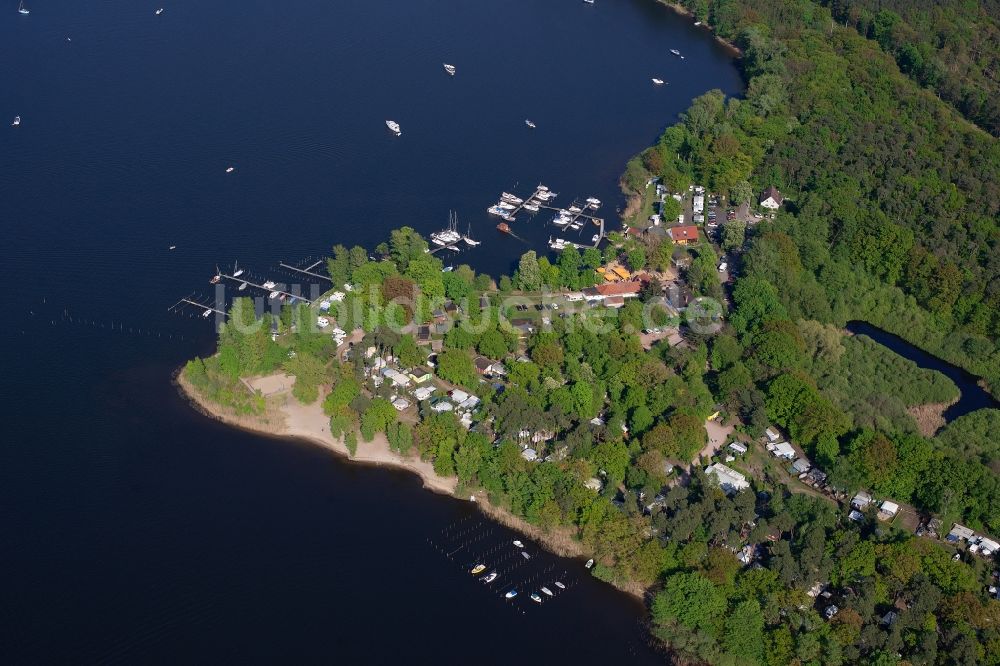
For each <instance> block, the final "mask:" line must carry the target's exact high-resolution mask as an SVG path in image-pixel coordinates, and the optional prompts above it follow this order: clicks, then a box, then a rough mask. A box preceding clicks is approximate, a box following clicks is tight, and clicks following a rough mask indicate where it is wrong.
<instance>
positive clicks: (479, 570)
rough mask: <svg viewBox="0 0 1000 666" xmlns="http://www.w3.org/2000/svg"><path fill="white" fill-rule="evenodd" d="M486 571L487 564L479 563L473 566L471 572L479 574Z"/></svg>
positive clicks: (474, 574) (475, 574)
mask: <svg viewBox="0 0 1000 666" xmlns="http://www.w3.org/2000/svg"><path fill="white" fill-rule="evenodd" d="M484 571H486V565H485V564H477V565H476V566H474V567H472V571H470V572H469V573H471V574H472V575H473V576H478V575H479V574H481V573H483V572H484Z"/></svg>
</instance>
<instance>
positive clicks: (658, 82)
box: [653, 79, 666, 86]
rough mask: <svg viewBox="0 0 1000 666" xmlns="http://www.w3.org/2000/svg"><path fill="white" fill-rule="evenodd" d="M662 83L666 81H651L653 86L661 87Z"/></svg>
mask: <svg viewBox="0 0 1000 666" xmlns="http://www.w3.org/2000/svg"><path fill="white" fill-rule="evenodd" d="M664 83H666V81H664V80H663V79H653V85H656V86H662V85H663V84H664Z"/></svg>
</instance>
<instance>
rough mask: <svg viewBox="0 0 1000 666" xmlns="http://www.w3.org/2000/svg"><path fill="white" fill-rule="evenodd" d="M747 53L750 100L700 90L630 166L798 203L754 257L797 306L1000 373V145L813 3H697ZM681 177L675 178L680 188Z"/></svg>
mask: <svg viewBox="0 0 1000 666" xmlns="http://www.w3.org/2000/svg"><path fill="white" fill-rule="evenodd" d="M685 4H689V6H690V7H692V8H693V9H694V11H695V12H696V13H697V14H698V15H699V16H704V17H705V18H706V19H707V20H708V21H710V23H711V24H712V26H713V27H714V28H715V29H716V30H717V32H718V33H719V34H720V35H721V36H723V37H725V38H728V39H732V40H733V41H734V42H735V43H736V44H737V45H738V46H739V47H740V48H741V49H742V51H743V58H742V61H741V63H742V67H743V70H744V73H745V76H746V78H747V81H748V84H747V93H746V97H745V99H742V100H740V99H732V100H729V101H726V100H724V99H723V96H722V95H721V94H719V93H709V94H708V95H705V96H703V97H701V98H699V99H697V100H695V103H694V104H693V106H692V107H691V108H690V109H689V110H688V111H687V112H686V113H685V114H683V118H682V122H681V123H680V124H678V125H676V126H674V127H671V128H670V129H668V130H667V131H666V133H665V134H664V136H663V138H662V140H661V142H660V143H659V145H657V146H656V147H654V148H651V149H649V150H647V151H646V152H645V153H644V154H643V155H642V156H641V157H640V158H637V159H636V160H634V161H633V162H632V163H631V164H630V165H629V169H628V171H627V173H626V176H625V183H626V185H627V186H629V187H631V188H632V189H634V190H636V191H638V190H640V189H641V187H642V184H643V183H644V182H645V181H644V177H645V176H647V175H648V174H649V173H650V172H652V173H658V174H660V175H663V176H664V177H665V179H666V182H668V183H670V184H671V185H672V186H674V187H678V186H680V185H683V184H684V183H685V182H699V183H702V184H705V185H707V186H708V187H709V188H710V189H711V190H713V191H717V192H721V193H723V194H728V195H731V196H732V197H734V198H735V199H737V200H739V199H745V198H746V197H747V194H748V193H754V192H759V191H760V190H761V189H762V188H763V187H765V186H767V185H776V186H777V187H778V188H779V189H780V190H781V191H782V192H783V193H784V194H785V197H786V207H785V212H784V213H783V214H781V215H779V216H778V219H777V220H775V221H774V222H773V223H772V224H769V225H764V226H763V227H761V228H760V229H759V230H758V231H759V233H757V234H756V237H755V238H754V239H753V243H752V247H751V249H750V251H749V252H748V255H747V258H746V263H747V266H748V268H750V269H751V271H752V272H754V273H755V274H757V275H759V276H761V277H763V278H765V279H767V280H768V281H770V282H772V283H773V284H775V285H779V286H780V287H781V298H782V301H783V303H784V304H785V306H786V307H787V308H788V309H789V311H790V313H791V315H792V317H793V319H800V318H801V319H814V320H817V321H821V322H824V323H835V324H838V325H842V324H843V323H844V322H845V321H847V320H849V319H864V320H867V321H870V322H872V323H873V324H875V325H877V326H880V327H881V328H884V329H886V330H889V331H891V332H893V333H896V334H898V335H901V336H902V337H904V338H906V339H908V340H910V341H911V342H914V343H915V344H917V345H919V346H921V347H924V348H925V349H928V350H929V351H931V352H933V353H935V354H938V355H939V356H942V357H944V358H946V359H948V360H949V361H952V362H953V363H956V364H957V365H960V366H962V367H965V368H967V369H969V370H970V371H972V372H974V373H975V374H978V375H981V376H984V377H986V378H987V379H988V381H989V383H990V385H991V386H996V385H997V384H998V381H1000V353H998V349H997V339H998V337H1000V252H997V242H998V239H1000V228H998V220H1000V145H998V142H997V140H996V139H995V138H994V137H992V136H990V135H988V134H985V133H983V132H980V131H978V130H977V129H975V128H973V127H970V126H969V125H968V124H967V123H966V122H964V121H963V120H962V119H961V118H959V117H957V115H956V114H955V113H954V112H952V111H951V110H949V109H948V108H947V106H946V105H944V104H942V103H941V102H940V100H938V99H937V98H936V97H935V96H933V95H931V94H928V93H927V92H926V91H923V90H921V89H919V87H918V86H917V85H916V84H915V83H914V82H913V81H911V80H910V79H908V78H907V77H906V76H904V75H903V74H902V73H900V71H899V69H898V67H897V66H896V64H895V62H894V61H893V60H892V59H891V58H890V57H889V56H888V55H887V54H885V53H883V52H882V50H881V49H880V47H879V46H878V44H876V43H875V42H873V41H870V40H868V39H865V38H863V37H861V36H859V35H858V34H857V32H855V31H854V30H853V29H849V28H843V27H842V26H839V25H838V24H836V22H834V21H833V20H832V17H831V15H830V11H829V9H827V8H825V7H821V6H818V5H816V4H814V3H813V2H811V1H810V0H778V1H775V2H763V1H760V2H758V1H753V0H718V1H712V2H707V1H706V0H693V1H692V2H690V3H685ZM675 183H676V185H675Z"/></svg>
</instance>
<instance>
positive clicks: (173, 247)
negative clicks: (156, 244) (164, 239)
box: [167, 245, 177, 250]
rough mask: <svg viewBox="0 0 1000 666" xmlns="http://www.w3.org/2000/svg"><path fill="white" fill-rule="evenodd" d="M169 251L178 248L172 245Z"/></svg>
mask: <svg viewBox="0 0 1000 666" xmlns="http://www.w3.org/2000/svg"><path fill="white" fill-rule="evenodd" d="M167 249H168V250H176V249H177V246H176V245H171V246H170V247H168V248H167Z"/></svg>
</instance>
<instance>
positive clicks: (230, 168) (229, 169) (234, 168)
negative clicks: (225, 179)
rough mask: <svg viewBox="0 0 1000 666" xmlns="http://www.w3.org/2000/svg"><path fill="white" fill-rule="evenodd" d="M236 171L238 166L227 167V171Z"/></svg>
mask: <svg viewBox="0 0 1000 666" xmlns="http://www.w3.org/2000/svg"><path fill="white" fill-rule="evenodd" d="M234 171H236V167H226V173H232V172H234Z"/></svg>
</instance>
